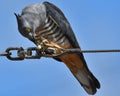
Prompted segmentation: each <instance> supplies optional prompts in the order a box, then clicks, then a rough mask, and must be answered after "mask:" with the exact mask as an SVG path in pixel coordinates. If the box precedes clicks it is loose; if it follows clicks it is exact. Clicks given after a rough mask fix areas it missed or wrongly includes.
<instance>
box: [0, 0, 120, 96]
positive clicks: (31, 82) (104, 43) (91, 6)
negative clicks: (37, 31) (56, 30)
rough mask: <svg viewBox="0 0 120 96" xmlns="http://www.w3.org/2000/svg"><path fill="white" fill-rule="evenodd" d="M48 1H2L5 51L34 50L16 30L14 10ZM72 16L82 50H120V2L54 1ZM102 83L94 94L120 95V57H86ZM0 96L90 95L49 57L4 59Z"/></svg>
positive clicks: (0, 67) (0, 66)
mask: <svg viewBox="0 0 120 96" xmlns="http://www.w3.org/2000/svg"><path fill="white" fill-rule="evenodd" d="M42 1H43V0H12V1H9V0H1V1H0V9H1V14H0V17H1V18H0V28H1V35H0V44H1V47H0V52H3V51H5V49H6V48H8V47H11V46H13V47H16V46H22V47H24V48H27V47H31V46H35V45H34V44H33V43H32V42H30V41H29V40H27V39H26V38H24V37H22V36H21V35H20V34H19V32H18V30H17V22H16V18H15V16H14V12H16V13H21V11H22V9H23V8H24V7H25V6H27V5H29V4H33V3H38V2H42ZM49 2H52V3H54V4H55V5H57V6H58V7H59V8H60V9H61V10H62V11H63V12H64V14H65V16H66V17H67V18H68V20H69V22H70V24H71V26H72V28H73V30H74V33H75V35H76V38H77V40H78V42H79V44H80V46H81V48H82V49H120V45H119V40H120V38H119V36H120V1H119V0H79V1H72V0H71V1H70V0H69V1H65V0H60V1H58V0H49ZM84 56H85V59H86V61H87V64H88V66H89V68H90V70H91V71H92V72H93V73H94V75H95V76H96V77H97V78H98V79H99V81H100V83H101V89H100V90H98V92H97V93H96V94H95V95H94V96H118V95H119V94H120V91H119V88H120V75H119V73H120V70H119V68H120V58H119V57H120V53H96V54H84ZM0 96H89V95H88V94H87V93H86V92H85V91H84V90H83V88H82V87H81V86H80V85H79V83H78V82H77V80H76V79H75V78H74V77H73V75H72V74H71V73H70V71H69V70H68V68H67V67H66V66H65V65H64V64H63V63H60V62H57V61H55V60H53V59H50V58H41V59H40V60H24V61H10V60H8V59H6V58H5V57H0Z"/></svg>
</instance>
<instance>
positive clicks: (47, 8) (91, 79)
mask: <svg viewBox="0 0 120 96" xmlns="http://www.w3.org/2000/svg"><path fill="white" fill-rule="evenodd" d="M15 16H16V18H17V22H18V30H19V32H20V33H21V34H22V35H23V36H24V37H26V38H28V39H29V40H31V41H32V42H34V43H35V44H36V45H37V46H38V47H39V48H43V49H44V48H47V47H51V48H61V49H73V48H79V49H80V46H79V44H78V42H77V40H76V37H75V35H74V33H73V30H72V28H71V25H70V23H69V22H68V20H67V19H66V17H65V15H64V14H63V12H62V11H61V10H60V9H59V8H58V7H56V6H55V5H54V4H52V3H50V2H42V3H37V4H32V5H29V6H27V7H25V8H24V9H23V10H22V14H21V15H19V14H16V13H15ZM45 44H46V46H47V47H46V46H45ZM54 59H56V60H58V61H61V62H64V63H65V64H66V66H67V67H68V68H69V69H70V71H71V72H72V73H73V75H74V76H75V78H76V79H77V80H78V81H79V83H80V84H81V86H82V87H83V88H84V89H85V91H86V92H87V93H88V94H92V95H93V94H95V93H96V91H97V89H99V88H100V83H99V81H98V80H97V79H96V78H95V76H94V75H93V74H92V73H91V71H90V70H89V69H88V66H87V64H86V61H85V59H84V56H83V54H82V53H73V54H65V55H62V56H61V57H59V58H54Z"/></svg>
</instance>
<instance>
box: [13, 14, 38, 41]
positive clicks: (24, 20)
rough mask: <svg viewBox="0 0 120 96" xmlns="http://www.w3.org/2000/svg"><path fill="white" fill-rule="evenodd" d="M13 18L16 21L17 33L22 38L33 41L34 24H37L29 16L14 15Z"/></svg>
mask: <svg viewBox="0 0 120 96" xmlns="http://www.w3.org/2000/svg"><path fill="white" fill-rule="evenodd" d="M15 16H16V19H17V23H18V30H19V32H20V33H21V34H22V35H23V36H24V37H26V38H28V39H30V40H31V41H34V35H35V29H36V24H37V25H38V22H35V20H34V18H33V17H32V15H30V14H23V15H19V14H16V13H15Z"/></svg>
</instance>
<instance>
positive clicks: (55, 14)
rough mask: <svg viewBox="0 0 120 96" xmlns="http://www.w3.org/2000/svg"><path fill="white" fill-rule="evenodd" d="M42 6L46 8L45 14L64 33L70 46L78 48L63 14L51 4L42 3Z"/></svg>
mask: <svg viewBox="0 0 120 96" xmlns="http://www.w3.org/2000/svg"><path fill="white" fill-rule="evenodd" d="M44 4H45V6H46V11H47V14H48V15H50V16H51V17H52V18H53V19H54V20H55V21H56V22H57V23H58V25H59V27H60V28H61V30H62V32H64V34H65V35H66V37H67V38H68V40H69V41H70V43H71V44H72V46H73V47H74V48H79V44H78V42H77V40H76V38H75V35H74V33H73V30H72V28H71V26H70V24H69V22H68V20H67V19H66V17H65V16H64V14H63V12H62V11H61V10H60V9H59V8H57V7H56V6H55V5H53V4H52V3H49V2H44Z"/></svg>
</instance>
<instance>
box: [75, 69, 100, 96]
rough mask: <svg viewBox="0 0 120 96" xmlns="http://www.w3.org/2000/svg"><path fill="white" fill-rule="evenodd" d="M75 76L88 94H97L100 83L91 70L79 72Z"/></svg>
mask: <svg viewBox="0 0 120 96" xmlns="http://www.w3.org/2000/svg"><path fill="white" fill-rule="evenodd" d="M74 76H75V77H76V78H77V80H78V81H79V82H80V84H81V86H82V87H83V88H84V89H85V91H86V92H87V93H88V94H91V95H93V94H95V93H96V92H97V88H98V89H99V88H100V83H99V81H98V80H97V79H96V78H95V76H94V75H93V74H92V73H91V72H90V71H89V70H86V69H83V70H79V71H78V72H77V73H76V74H74Z"/></svg>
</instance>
